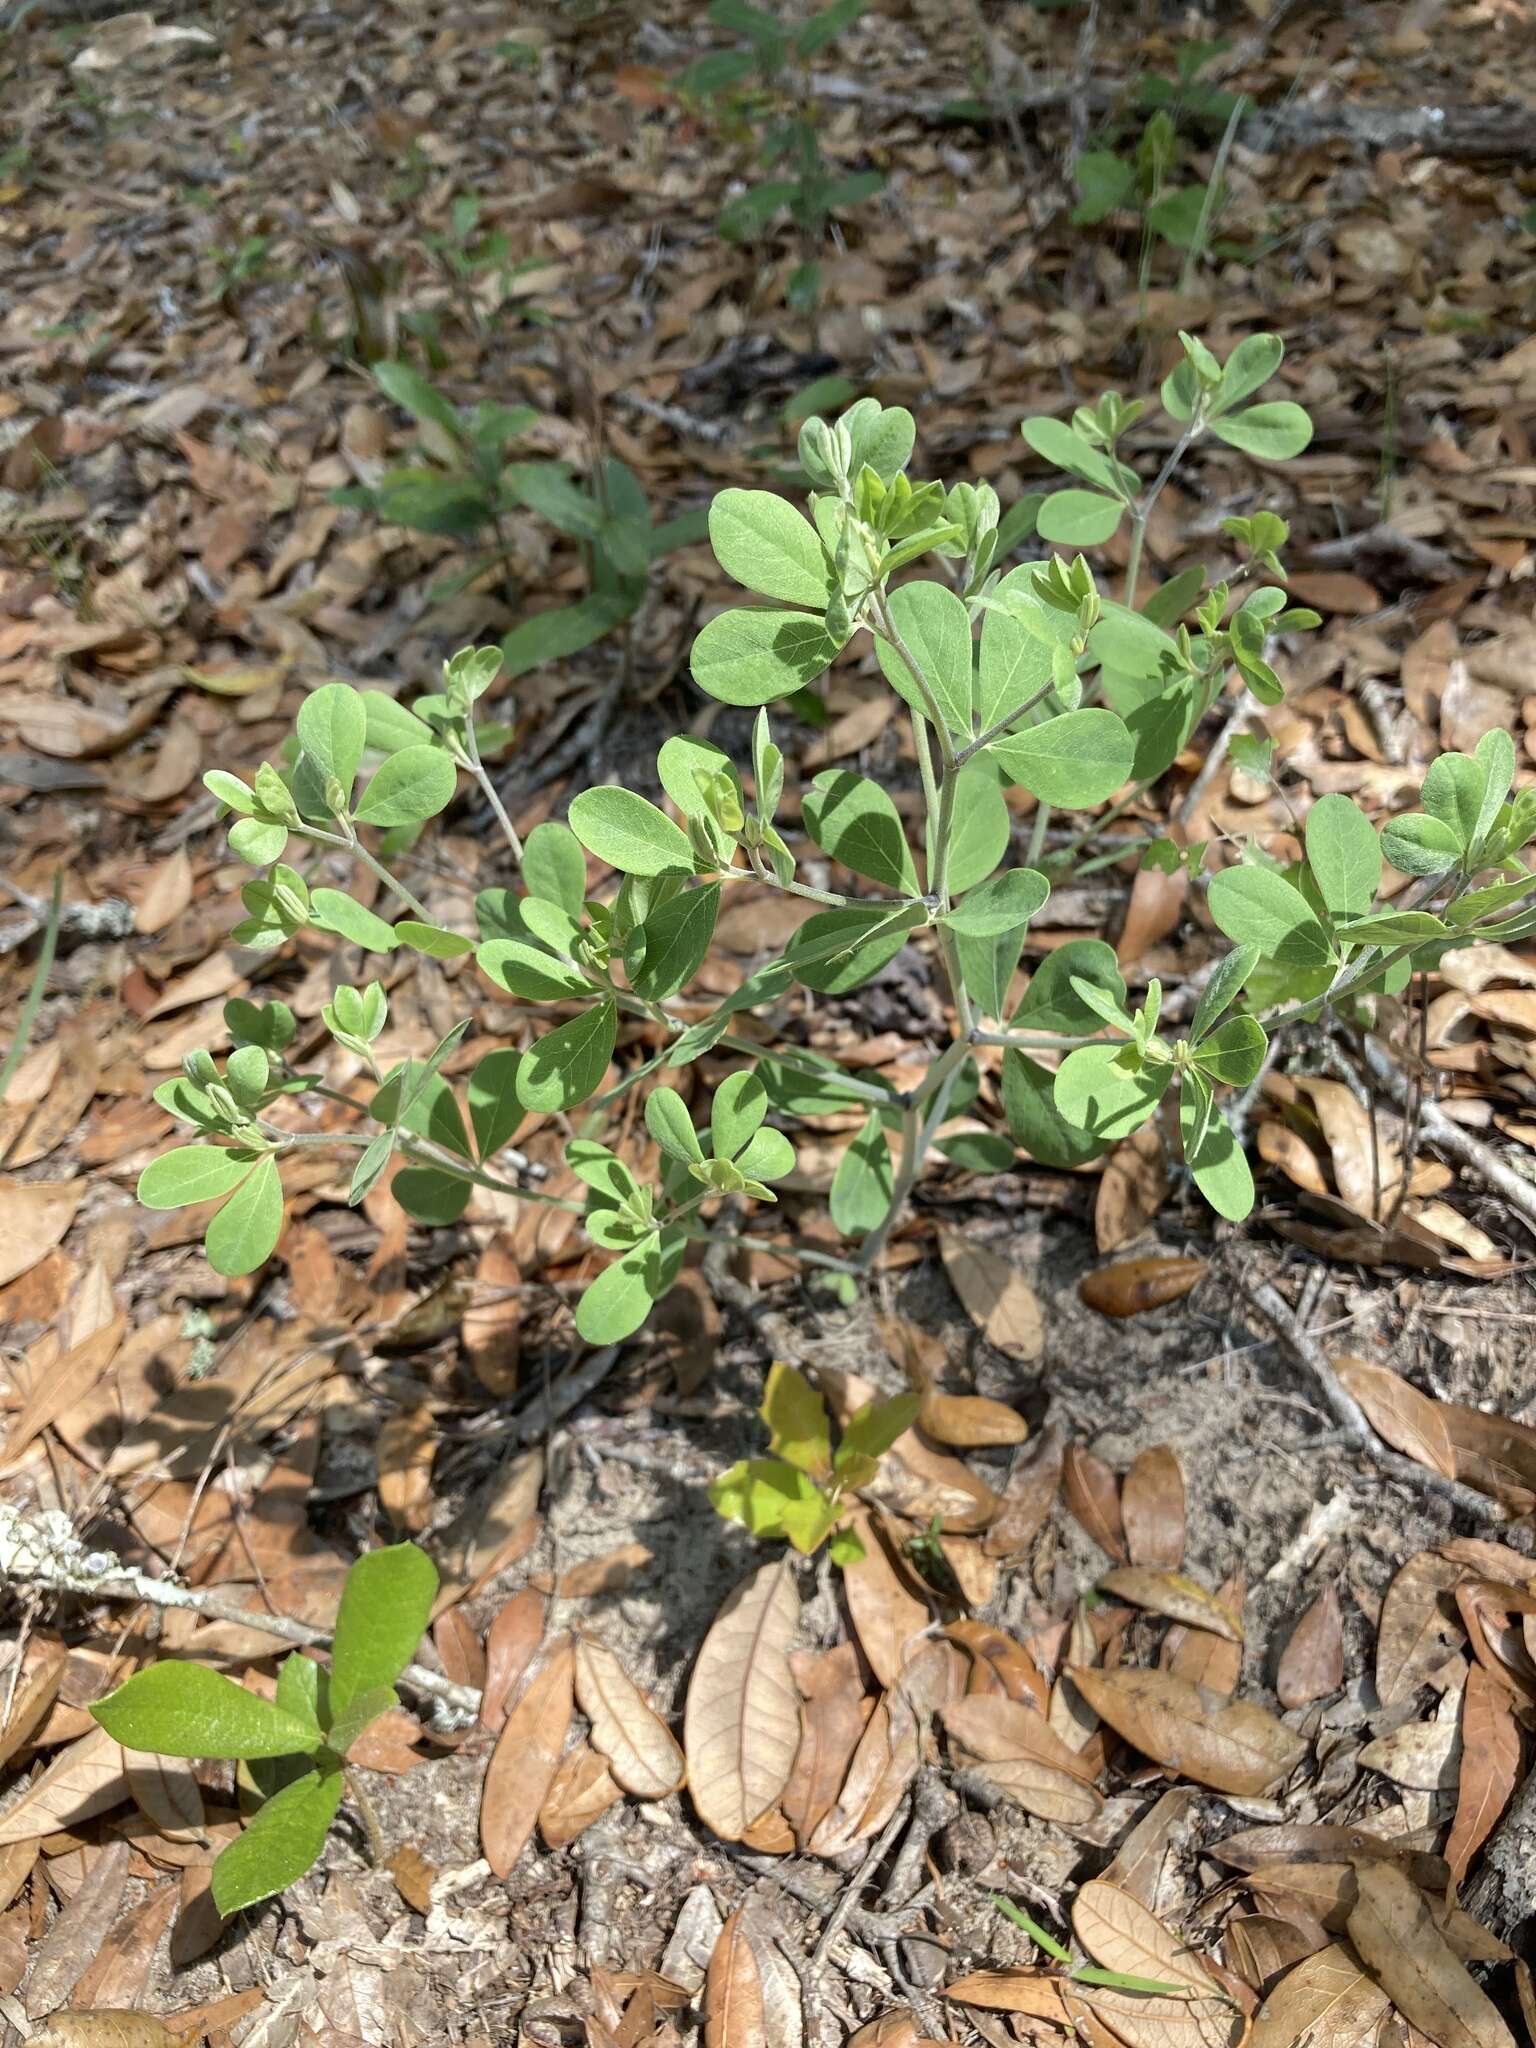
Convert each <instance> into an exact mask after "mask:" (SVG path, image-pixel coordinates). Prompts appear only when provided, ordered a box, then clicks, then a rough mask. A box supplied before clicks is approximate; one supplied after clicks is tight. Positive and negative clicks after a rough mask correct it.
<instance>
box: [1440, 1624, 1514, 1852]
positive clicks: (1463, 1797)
mask: <svg viewBox="0 0 1536 2048" xmlns="http://www.w3.org/2000/svg"><path fill="white" fill-rule="evenodd" d="M1519 1776H1520V1730H1519V1728H1518V1727H1517V1726H1516V1724H1515V1717H1514V1713H1513V1711H1512V1710H1511V1707H1510V1700H1509V1694H1508V1693H1507V1692H1506V1691H1505V1689H1504V1687H1503V1686H1502V1685H1500V1684H1499V1683H1498V1681H1497V1680H1496V1679H1494V1678H1491V1677H1490V1676H1489V1674H1488V1673H1487V1672H1486V1671H1485V1670H1484V1669H1483V1667H1482V1665H1481V1664H1474V1665H1473V1666H1472V1668H1471V1670H1470V1671H1469V1672H1468V1673H1467V1685H1466V1691H1465V1694H1464V1695H1463V1698H1462V1706H1461V1772H1460V1777H1459V1780H1458V1783H1457V1788H1456V1820H1455V1824H1454V1826H1453V1827H1452V1829H1451V1838H1450V1840H1449V1841H1448V1842H1447V1843H1446V1845H1445V1859H1446V1861H1447V1862H1448V1863H1449V1864H1450V1866H1451V1882H1452V1883H1453V1884H1456V1885H1459V1884H1460V1883H1461V1881H1462V1879H1463V1878H1464V1877H1465V1876H1466V1874H1467V1866H1468V1865H1469V1864H1470V1863H1471V1861H1472V1858H1473V1857H1474V1856H1475V1855H1476V1854H1477V1852H1478V1850H1479V1849H1480V1848H1481V1847H1482V1846H1483V1844H1484V1842H1486V1841H1487V1839H1488V1837H1489V1835H1491V1834H1492V1832H1493V1830H1494V1827H1495V1826H1496V1825H1497V1822H1498V1819H1499V1816H1500V1814H1501V1813H1503V1811H1504V1809H1505V1807H1506V1806H1507V1805H1508V1804H1509V1801H1510V1799H1511V1798H1512V1796H1513V1794H1514V1790H1515V1785H1516V1783H1517V1781H1518V1779H1519Z"/></svg>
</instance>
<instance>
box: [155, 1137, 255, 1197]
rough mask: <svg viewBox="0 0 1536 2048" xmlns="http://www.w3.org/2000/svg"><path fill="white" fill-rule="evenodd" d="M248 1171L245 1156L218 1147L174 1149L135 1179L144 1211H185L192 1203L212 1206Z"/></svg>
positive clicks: (238, 1183)
mask: <svg viewBox="0 0 1536 2048" xmlns="http://www.w3.org/2000/svg"><path fill="white" fill-rule="evenodd" d="M250 1171H251V1155H250V1153H249V1152H244V1153H241V1152H230V1151H226V1149H225V1148H224V1147H223V1146H222V1145H178V1146H177V1147H176V1149H175V1150H174V1151H173V1152H162V1153H161V1155H160V1157H159V1158H158V1159H152V1160H151V1161H150V1162H149V1164H148V1166H146V1167H145V1169H144V1171H143V1172H142V1173H141V1174H140V1175H139V1186H138V1197H139V1200H140V1201H141V1202H142V1203H143V1204H144V1207H145V1208H146V1209H185V1208H186V1207H187V1206H188V1205H189V1204H190V1203H192V1202H216V1201H217V1200H218V1199H219V1197H220V1196H221V1195H227V1194H228V1193H229V1192H230V1191H231V1189H233V1188H237V1187H239V1185H240V1183H241V1182H242V1181H243V1180H244V1179H245V1178H246V1176H247V1174H249V1173H250Z"/></svg>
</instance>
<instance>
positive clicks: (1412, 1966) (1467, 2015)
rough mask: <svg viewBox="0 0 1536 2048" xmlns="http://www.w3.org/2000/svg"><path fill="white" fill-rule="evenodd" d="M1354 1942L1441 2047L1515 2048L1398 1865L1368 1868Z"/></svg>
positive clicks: (1353, 1919) (1359, 1879)
mask: <svg viewBox="0 0 1536 2048" xmlns="http://www.w3.org/2000/svg"><path fill="white" fill-rule="evenodd" d="M1355 1877H1356V1883H1357V1885H1358V1888H1359V1889H1358V1897H1357V1899H1356V1902H1355V1905H1354V1907H1353V1908H1352V1910H1351V1912H1350V1915H1349V1938H1350V1941H1351V1942H1352V1944H1353V1945H1354V1948H1355V1950H1356V1952H1357V1953H1358V1955H1359V1957H1360V1960H1361V1961H1362V1962H1363V1963H1364V1964H1365V1966H1366V1968H1367V1969H1368V1970H1369V1971H1370V1973H1371V1975H1372V1976H1373V1977H1374V1978H1375V1979H1376V1981H1377V1983H1378V1984H1380V1986H1381V1988H1382V1990H1383V1991H1385V1992H1386V1994H1387V1996H1388V1997H1389V1998H1390V1999H1391V2001H1392V2003H1393V2004H1394V2005H1395V2006H1396V2007H1397V2009H1398V2011H1399V2012H1400V2013H1401V2014H1402V2015H1403V2017H1404V2019H1406V2020H1408V2021H1410V2022H1411V2023H1412V2024H1413V2025H1414V2026H1416V2027H1417V2028H1418V2029H1419V2030H1420V2032H1421V2033H1425V2034H1427V2035H1428V2036H1429V2038H1430V2039H1431V2040H1432V2041H1433V2042H1435V2043H1436V2048H1515V2037H1514V2035H1513V2034H1511V2032H1510V2031H1509V2028H1508V2027H1507V2026H1505V2024H1504V2022H1503V2020H1501V2019H1500V2017H1499V2015H1498V2011H1497V2009H1496V2008H1495V2006H1494V2004H1493V2002H1492V2000H1491V1999H1490V1998H1489V1997H1488V1996H1487V1994H1486V1993H1485V1992H1484V1991H1483V1990H1482V1989H1481V1988H1480V1987H1479V1986H1478V1985H1477V1984H1476V1983H1475V1982H1474V1981H1473V1979H1472V1977H1471V1975H1470V1974H1469V1972H1468V1970H1467V1968H1466V1965H1465V1964H1464V1963H1463V1962H1462V1961H1461V1960H1460V1958H1459V1957H1458V1956H1457V1954H1456V1952H1455V1950H1454V1949H1453V1948H1452V1947H1451V1945H1450V1943H1449V1942H1448V1941H1447V1940H1446V1938H1445V1936H1444V1934H1442V1933H1441V1931H1440V1929H1439V1927H1438V1926H1437V1925H1436V1924H1435V1918H1434V1915H1433V1914H1432V1913H1431V1912H1430V1910H1429V1906H1428V1904H1427V1902H1426V1900H1425V1898H1424V1895H1423V1893H1422V1892H1421V1891H1420V1890H1419V1889H1418V1887H1417V1886H1416V1885H1415V1884H1414V1883H1413V1880H1412V1879H1411V1878H1409V1877H1407V1876H1405V1874H1404V1873H1403V1872H1402V1871H1401V1870H1399V1869H1398V1868H1397V1867H1396V1865H1395V1864H1391V1863H1379V1862H1378V1863H1364V1864H1361V1865H1360V1866H1359V1867H1358V1868H1357V1870H1356V1873H1355Z"/></svg>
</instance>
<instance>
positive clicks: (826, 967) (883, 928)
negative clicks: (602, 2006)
mask: <svg viewBox="0 0 1536 2048" xmlns="http://www.w3.org/2000/svg"><path fill="white" fill-rule="evenodd" d="M925 917H926V913H925V911H924V910H923V909H922V907H921V906H920V905H916V906H914V907H913V909H912V910H911V911H910V912H908V913H907V914H905V915H902V914H896V915H892V913H891V912H889V911H887V910H884V909H881V908H878V907H876V906H871V907H870V908H869V909H867V910H866V909H865V908H863V907H862V906H861V905H858V906H850V907H849V908H848V909H845V910H823V911H819V912H818V913H817V914H816V916H815V917H810V918H807V919H806V921H805V923H804V924H803V925H801V927H800V929H799V930H798V931H797V932H796V933H795V935H794V937H793V938H792V939H791V940H790V942H789V944H788V946H786V948H785V949H784V963H785V965H786V966H787V967H788V968H789V970H790V972H791V973H792V974H793V975H794V978H795V980H796V981H798V982H800V983H801V984H802V985H803V986H804V987H806V988H811V989H815V990H816V991H817V993H818V994H820V995H829V996H830V995H846V994H847V992H848V991H849V989H854V988H858V987H860V986H861V984H862V983H864V982H866V981H869V980H871V979H872V978H873V977H874V976H875V975H877V974H878V973H879V972H880V970H881V968H882V967H887V966H889V965H890V963H891V961H892V960H894V959H895V958H896V955H897V954H898V953H899V952H900V951H901V949H902V947H903V946H904V945H905V944H906V942H907V935H908V933H909V932H911V931H912V930H913V929H914V928H915V926H916V925H919V924H921V923H923V922H924V919H925Z"/></svg>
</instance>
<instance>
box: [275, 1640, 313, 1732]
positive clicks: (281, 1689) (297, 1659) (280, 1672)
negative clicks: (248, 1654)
mask: <svg viewBox="0 0 1536 2048" xmlns="http://www.w3.org/2000/svg"><path fill="white" fill-rule="evenodd" d="M277 1705H278V1707H279V1708H280V1709H281V1711H282V1712H283V1713H285V1714H290V1715H292V1717H293V1719H294V1720H296V1721H302V1722H303V1724H304V1726H305V1727H306V1728H307V1729H308V1730H309V1732H310V1737H311V1742H312V1744H313V1746H315V1747H317V1748H318V1746H319V1743H320V1736H321V1729H320V1666H319V1665H318V1664H317V1663H316V1662H315V1660H314V1658H313V1657H306V1656H305V1655H304V1654H303V1653H302V1651H299V1650H294V1651H292V1652H291V1653H290V1654H289V1655H288V1656H286V1657H285V1658H284V1659H283V1661H282V1663H281V1664H279V1666H278V1667H277Z"/></svg>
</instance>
